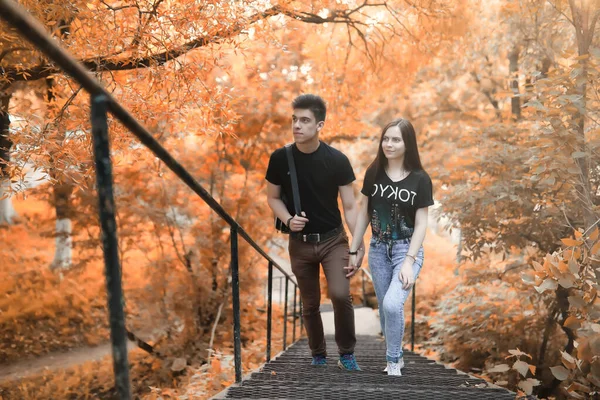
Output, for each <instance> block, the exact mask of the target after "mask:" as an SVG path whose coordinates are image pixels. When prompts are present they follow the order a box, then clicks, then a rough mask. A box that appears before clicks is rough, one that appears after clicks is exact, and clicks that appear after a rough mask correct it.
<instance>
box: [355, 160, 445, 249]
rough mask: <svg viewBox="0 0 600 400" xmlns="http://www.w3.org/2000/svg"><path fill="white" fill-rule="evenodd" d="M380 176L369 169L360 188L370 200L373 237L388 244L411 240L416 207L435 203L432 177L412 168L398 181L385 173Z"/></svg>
mask: <svg viewBox="0 0 600 400" xmlns="http://www.w3.org/2000/svg"><path fill="white" fill-rule="evenodd" d="M378 175H379V176H375V169H374V168H371V169H369V170H368V171H367V173H366V174H365V180H364V183H363V187H362V190H361V193H362V194H364V195H365V196H367V197H369V200H370V201H369V215H371V230H372V232H373V238H374V239H377V240H380V241H383V242H388V243H389V242H391V241H393V240H398V239H410V238H411V237H412V234H413V232H414V230H415V215H416V213H417V210H418V209H419V208H423V207H428V206H432V205H433V196H432V184H431V178H429V175H427V172H425V171H423V170H419V171H411V172H410V174H409V175H408V176H407V177H406V178H404V179H402V180H401V181H398V182H394V181H392V180H391V179H390V178H389V177H388V176H387V174H386V173H385V172H384V173H380V174H378Z"/></svg>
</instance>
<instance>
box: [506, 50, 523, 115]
mask: <svg viewBox="0 0 600 400" xmlns="http://www.w3.org/2000/svg"><path fill="white" fill-rule="evenodd" d="M508 60H509V62H510V64H509V71H510V72H509V73H510V88H511V89H512V92H513V96H512V98H511V99H510V105H511V112H512V118H513V120H515V121H517V120H519V119H521V99H520V97H519V47H518V46H515V47H513V49H512V51H511V52H510V53H509V55H508Z"/></svg>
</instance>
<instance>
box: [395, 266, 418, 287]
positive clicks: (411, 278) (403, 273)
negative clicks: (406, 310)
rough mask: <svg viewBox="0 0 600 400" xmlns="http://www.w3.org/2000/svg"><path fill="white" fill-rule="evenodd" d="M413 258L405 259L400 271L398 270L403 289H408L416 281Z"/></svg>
mask: <svg viewBox="0 0 600 400" xmlns="http://www.w3.org/2000/svg"><path fill="white" fill-rule="evenodd" d="M411 261H412V260H405V261H404V262H403V263H402V267H401V268H400V272H398V279H400V282H402V289H404V290H408V289H410V287H411V286H412V285H414V283H415V274H414V272H413V268H412V263H411Z"/></svg>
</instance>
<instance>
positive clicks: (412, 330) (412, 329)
mask: <svg viewBox="0 0 600 400" xmlns="http://www.w3.org/2000/svg"><path fill="white" fill-rule="evenodd" d="M416 296H417V284H416V283H415V284H414V285H413V288H412V314H411V317H410V320H411V322H410V351H415V308H416V306H415V304H416V301H417V297H416Z"/></svg>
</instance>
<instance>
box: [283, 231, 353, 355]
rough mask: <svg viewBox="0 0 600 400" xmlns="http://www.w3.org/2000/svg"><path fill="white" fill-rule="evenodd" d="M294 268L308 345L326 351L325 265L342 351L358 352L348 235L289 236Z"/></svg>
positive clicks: (324, 353)
mask: <svg viewBox="0 0 600 400" xmlns="http://www.w3.org/2000/svg"><path fill="white" fill-rule="evenodd" d="M289 240H290V241H289V247H288V250H289V253H290V260H291V263H292V272H293V273H294V275H296V280H297V281H298V286H299V288H300V297H301V298H302V316H303V318H304V324H305V325H306V334H307V335H308V345H309V347H310V350H311V352H312V355H313V356H316V355H326V354H327V352H326V348H325V335H324V333H323V321H322V319H321V312H320V310H319V306H320V305H321V285H320V282H319V268H320V265H323V271H324V272H325V278H326V279H327V286H328V289H329V298H330V299H331V303H332V304H333V315H334V323H335V341H336V343H337V346H338V351H339V353H340V354H348V353H354V346H355V344H356V336H355V331H354V308H353V307H352V298H351V297H350V280H349V279H348V278H346V270H345V269H344V267H346V266H348V259H349V255H348V236H346V232H345V231H342V232H340V234H339V235H337V236H335V237H333V238H331V239H328V240H326V241H324V242H321V243H305V242H302V241H301V240H298V239H292V238H290V239H289Z"/></svg>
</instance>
